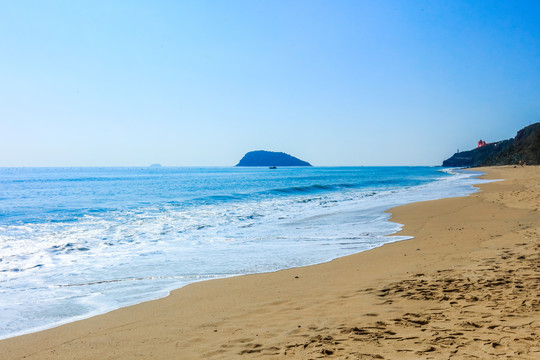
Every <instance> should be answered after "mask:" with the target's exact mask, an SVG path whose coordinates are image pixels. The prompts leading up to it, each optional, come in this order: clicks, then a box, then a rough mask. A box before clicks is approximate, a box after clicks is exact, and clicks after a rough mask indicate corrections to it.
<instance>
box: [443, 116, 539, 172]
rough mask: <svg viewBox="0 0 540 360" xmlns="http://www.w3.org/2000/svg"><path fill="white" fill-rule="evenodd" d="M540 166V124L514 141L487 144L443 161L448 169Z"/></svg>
mask: <svg viewBox="0 0 540 360" xmlns="http://www.w3.org/2000/svg"><path fill="white" fill-rule="evenodd" d="M520 162H521V163H525V164H528V165H540V123H535V124H532V125H529V126H527V127H525V128H523V129H521V130H519V131H518V133H517V135H516V137H515V138H513V139H508V140H503V141H498V142H495V143H490V144H486V145H484V146H482V147H478V148H476V149H473V150H469V151H463V152H459V153H455V154H454V155H453V156H452V157H451V158H449V159H446V160H444V161H443V164H442V165H443V166H447V167H469V166H491V165H512V164H519V163H520Z"/></svg>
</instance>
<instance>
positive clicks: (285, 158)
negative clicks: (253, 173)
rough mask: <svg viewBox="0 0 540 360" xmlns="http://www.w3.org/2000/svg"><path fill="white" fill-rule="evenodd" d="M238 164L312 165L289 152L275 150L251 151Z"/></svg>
mask: <svg viewBox="0 0 540 360" xmlns="http://www.w3.org/2000/svg"><path fill="white" fill-rule="evenodd" d="M236 166H311V164H310V163H308V162H306V161H303V160H300V159H298V158H295V157H294V156H291V155H289V154H285V153H282V152H274V151H264V150H258V151H250V152H248V153H247V154H246V155H244V157H243V158H242V160H240V162H239V163H238V164H237V165H236Z"/></svg>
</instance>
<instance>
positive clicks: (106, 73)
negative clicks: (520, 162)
mask: <svg viewBox="0 0 540 360" xmlns="http://www.w3.org/2000/svg"><path fill="white" fill-rule="evenodd" d="M539 19H540V2H539V1H530V2H528V1H454V0H453V1H412V0H411V1H361V0H358V1H330V0H327V1H314V0H308V1H295V0H288V1H278V0H270V1H261V0H257V1H251V0H249V1H234V0H227V1H225V0H223V1H201V0H197V1H157V0H153V1H134V0H126V1H111V0H107V1H96V0H91V1H80V0H78V1H70V0H65V1H46V0H39V1H25V0H17V1H8V0H0V136H1V140H0V166H136V165H140V166H146V165H150V164H152V163H161V164H163V165H169V166H197V165H201V166H209V165H219V166H222V165H225V166H226V165H234V164H236V163H237V162H238V160H239V159H240V158H241V157H242V156H243V155H244V154H245V153H246V152H248V151H251V150H259V149H264V150H273V151H283V152H287V153H290V154H292V155H295V156H297V157H299V158H301V159H303V160H306V161H309V162H311V163H312V164H314V165H320V166H327V165H328V166H332V165H439V164H441V162H442V160H443V159H445V158H447V157H449V156H451V155H452V154H453V153H454V152H455V151H456V149H458V148H459V149H460V150H467V149H470V148H473V147H475V145H476V141H478V140H479V139H483V140H485V141H488V142H490V141H496V140H502V139H506V138H510V137H513V136H515V133H516V132H517V130H519V129H520V128H522V127H524V126H526V125H529V124H530V123H534V122H538V121H540V20H539Z"/></svg>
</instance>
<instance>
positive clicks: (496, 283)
mask: <svg viewBox="0 0 540 360" xmlns="http://www.w3.org/2000/svg"><path fill="white" fill-rule="evenodd" d="M481 170H482V171H486V172H487V173H488V178H492V179H505V180H504V181H498V182H493V183H489V184H484V185H481V186H480V188H481V190H482V191H480V192H478V193H476V194H473V195H471V196H468V197H462V198H450V199H443V200H436V201H429V202H422V203H415V204H410V205H406V206H402V207H398V208H395V209H392V210H391V213H392V220H393V221H396V222H398V223H402V224H405V226H404V228H403V230H402V232H401V233H400V235H411V236H414V239H411V240H407V241H400V242H395V243H391V244H387V245H384V246H382V247H380V248H377V249H374V250H371V251H367V252H363V253H360V254H356V255H352V256H348V257H344V258H340V259H337V260H334V261H331V262H329V263H325V264H320V265H315V266H308V267H302V268H296V269H290V270H284V271H279V272H275V273H269V274H259V275H249V276H240V277H236V278H228V279H220V280H212V281H205V282H200V283H195V284H191V285H189V286H186V287H184V288H182V289H179V290H176V291H174V292H173V293H172V294H171V295H170V296H168V297H167V298H164V299H160V300H156V301H150V302H146V303H142V304H139V305H135V306H131V307H127V308H123V309H119V310H116V311H113V312H110V313H108V314H105V315H101V316H96V317H93V318H90V319H87V320H82V321H79V322H74V323H71V324H67V325H64V326H60V327H57V328H54V329H50V330H46V331H42V332H38V333H34V334H29V335H25V336H20V337H16V338H11V339H6V340H3V341H0V354H2V358H3V359H22V358H25V359H75V358H76V359H137V358H140V359H254V358H267V359H315V358H336V359H419V358H431V359H449V358H453V359H472V358H482V359H489V358H497V359H539V358H540V346H539V344H540V311H539V310H540V300H539V293H540V285H539V284H540V278H539V276H540V256H539V253H540V213H539V211H538V209H539V208H540V167H518V168H514V167H493V168H487V169H481Z"/></svg>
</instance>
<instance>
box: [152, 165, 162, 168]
mask: <svg viewBox="0 0 540 360" xmlns="http://www.w3.org/2000/svg"><path fill="white" fill-rule="evenodd" d="M150 167H151V168H160V167H163V166H162V165H161V164H152V165H150Z"/></svg>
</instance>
